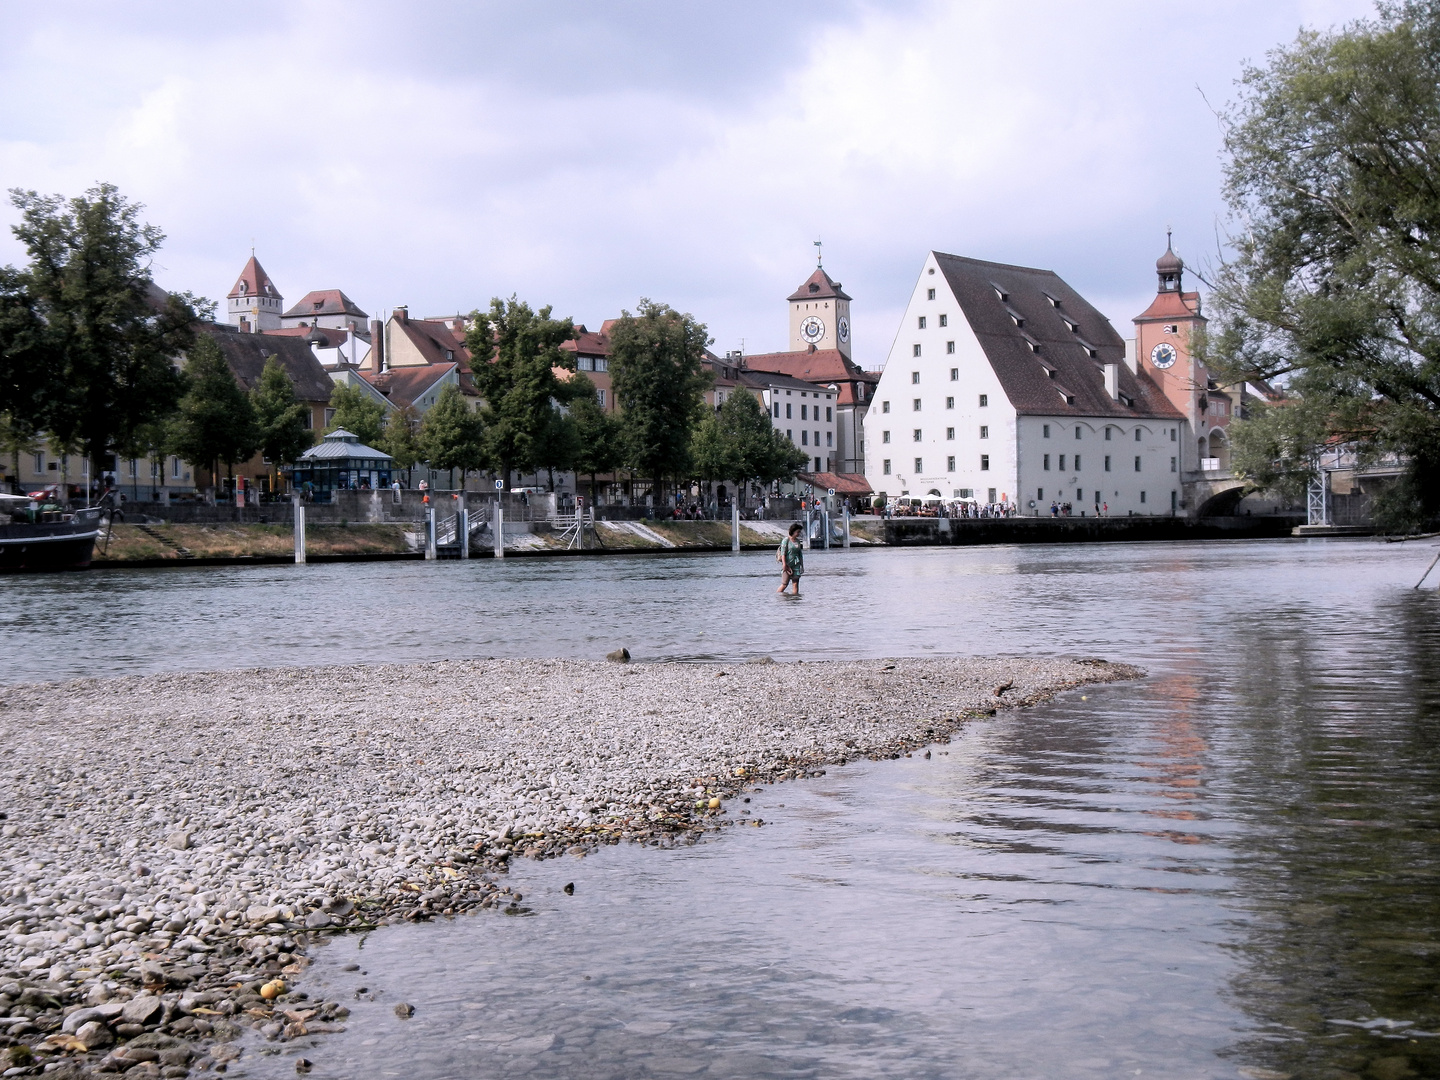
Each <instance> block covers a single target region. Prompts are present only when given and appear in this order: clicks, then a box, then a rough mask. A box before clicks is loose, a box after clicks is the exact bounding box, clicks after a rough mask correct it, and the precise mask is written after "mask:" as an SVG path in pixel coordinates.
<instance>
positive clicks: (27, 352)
mask: <svg viewBox="0 0 1440 1080" xmlns="http://www.w3.org/2000/svg"><path fill="white" fill-rule="evenodd" d="M10 197H11V198H10V201H11V203H12V204H13V205H14V206H15V208H16V209H17V210H19V211H20V222H19V224H17V225H15V226H13V228H12V231H13V232H14V234H15V236H16V238H17V239H18V240H19V241H20V242H21V243H22V244H24V245H25V250H26V252H27V254H28V255H29V265H28V266H26V267H25V268H24V269H21V270H14V269H10V268H6V270H5V271H4V273H3V274H0V413H6V414H8V415H9V416H10V417H11V419H10V421H9V423H10V425H11V426H13V427H15V428H16V429H17V430H20V431H22V432H23V431H35V430H40V429H44V430H45V431H46V432H47V433H48V435H49V436H50V438H51V439H52V440H54V441H55V442H57V443H59V444H61V445H67V446H77V447H80V448H81V449H83V451H84V453H85V454H86V455H87V456H88V457H89V459H90V461H91V463H92V473H91V475H92V476H99V475H100V471H101V468H102V465H103V459H104V457H105V455H106V454H107V453H109V452H110V451H112V450H117V451H120V452H125V451H127V450H129V449H130V448H132V447H134V446H137V445H139V444H141V443H144V442H146V441H148V440H147V439H146V438H145V436H144V434H143V432H142V431H141V429H142V428H144V427H145V426H146V425H153V424H155V423H157V422H159V421H162V420H164V419H166V418H167V417H168V416H169V415H170V414H171V413H172V412H173V410H174V409H175V406H176V403H177V402H178V400H179V399H180V395H181V393H182V392H183V391H184V385H185V384H184V380H183V378H182V377H181V374H180V372H179V371H178V370H177V368H176V366H175V357H177V356H179V355H180V354H182V353H183V352H184V351H185V350H186V349H187V348H188V347H189V345H190V343H191V341H192V340H193V338H194V324H195V321H196V317H197V313H196V310H195V307H194V306H193V305H192V302H191V301H192V298H188V297H186V296H181V295H177V294H174V293H166V292H164V291H163V290H161V289H159V288H157V287H156V286H155V284H154V283H153V282H152V281H151V279H150V269H149V264H150V260H151V258H152V257H153V256H154V254H155V253H156V252H157V251H158V250H159V248H160V244H161V242H162V241H163V240H164V235H163V234H162V233H161V232H160V230H159V229H157V228H156V227H154V226H152V225H145V224H142V223H141V221H140V211H141V210H142V209H143V207H141V206H140V205H139V204H138V203H132V202H130V201H128V200H127V199H125V198H124V197H123V196H122V195H120V194H119V192H118V191H117V189H116V188H115V187H114V186H113V185H110V184H99V185H97V186H95V187H92V188H90V189H89V190H88V191H86V192H85V194H84V195H81V196H78V197H76V198H71V199H65V198H63V197H62V196H59V195H49V196H42V195H38V194H36V193H35V192H33V191H22V190H20V189H18V188H17V189H14V190H12V191H11V193H10Z"/></svg>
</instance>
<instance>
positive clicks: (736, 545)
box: [730, 499, 740, 551]
mask: <svg viewBox="0 0 1440 1080" xmlns="http://www.w3.org/2000/svg"><path fill="white" fill-rule="evenodd" d="M730 550H731V551H739V550H740V500H739V499H731V500H730Z"/></svg>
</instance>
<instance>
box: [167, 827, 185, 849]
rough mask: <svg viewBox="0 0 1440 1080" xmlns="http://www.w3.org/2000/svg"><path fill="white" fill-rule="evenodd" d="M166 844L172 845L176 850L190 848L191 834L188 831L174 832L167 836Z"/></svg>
mask: <svg viewBox="0 0 1440 1080" xmlns="http://www.w3.org/2000/svg"><path fill="white" fill-rule="evenodd" d="M165 846H166V847H172V848H174V849H175V850H176V851H189V850H190V834H189V833H188V832H184V831H181V832H172V833H171V834H170V835H169V836H167V837H165Z"/></svg>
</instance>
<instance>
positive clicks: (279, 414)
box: [250, 356, 315, 465]
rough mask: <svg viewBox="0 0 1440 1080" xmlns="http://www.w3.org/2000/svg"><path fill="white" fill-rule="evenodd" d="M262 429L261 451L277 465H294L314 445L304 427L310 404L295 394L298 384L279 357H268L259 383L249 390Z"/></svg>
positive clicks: (313, 436)
mask: <svg viewBox="0 0 1440 1080" xmlns="http://www.w3.org/2000/svg"><path fill="white" fill-rule="evenodd" d="M250 403H251V405H253V406H254V409H255V422H256V424H257V425H258V428H259V437H260V450H261V452H263V453H264V455H265V456H266V457H267V458H269V459H270V460H271V461H272V462H274V463H275V464H276V465H293V464H294V463H295V462H296V461H298V460H299V459H300V455H301V454H303V453H304V452H305V451H306V450H308V449H310V447H311V446H313V445H314V444H315V433H314V432H313V431H311V430H310V429H309V428H308V427H306V426H305V420H306V418H307V417H308V416H309V413H310V407H309V406H308V405H306V404H305V403H304V402H302V401H299V400H298V399H297V398H296V397H295V385H294V383H292V382H291V381H290V376H289V375H287V374H286V373H285V366H284V365H283V364H281V363H280V358H279V357H278V356H270V357H267V358H266V360H265V368H264V370H263V371H261V373H260V384H259V385H258V386H256V387H255V389H254V390H252V391H251V392H250Z"/></svg>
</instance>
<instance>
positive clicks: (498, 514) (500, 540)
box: [491, 498, 505, 559]
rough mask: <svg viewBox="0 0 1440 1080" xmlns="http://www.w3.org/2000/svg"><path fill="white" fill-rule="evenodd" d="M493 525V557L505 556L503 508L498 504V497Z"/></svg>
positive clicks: (500, 557) (501, 557)
mask: <svg viewBox="0 0 1440 1080" xmlns="http://www.w3.org/2000/svg"><path fill="white" fill-rule="evenodd" d="M494 526H495V527H494V529H492V530H491V531H492V532H494V534H495V557H496V558H497V559H503V558H504V557H505V508H504V507H503V506H501V505H500V500H499V499H498V498H497V499H496V500H495V522H494Z"/></svg>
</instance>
